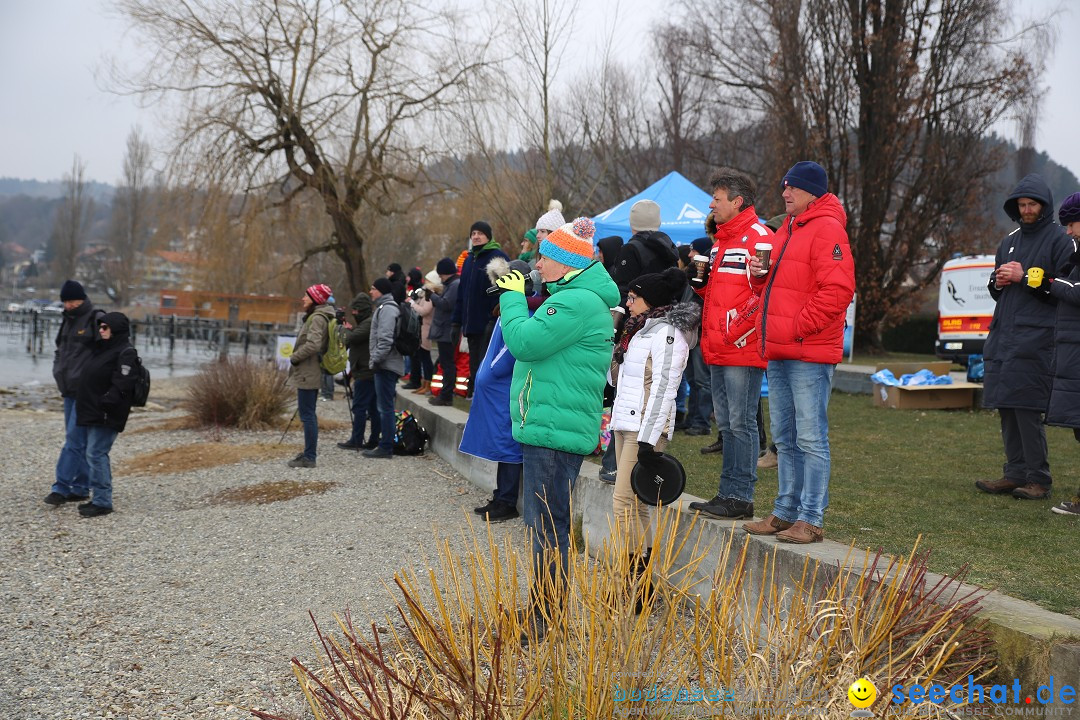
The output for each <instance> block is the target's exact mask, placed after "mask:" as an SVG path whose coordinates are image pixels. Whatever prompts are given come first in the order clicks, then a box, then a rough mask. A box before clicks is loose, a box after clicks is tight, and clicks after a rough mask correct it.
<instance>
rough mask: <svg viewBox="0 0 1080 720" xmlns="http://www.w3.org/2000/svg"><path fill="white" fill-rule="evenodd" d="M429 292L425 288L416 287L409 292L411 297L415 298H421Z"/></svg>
mask: <svg viewBox="0 0 1080 720" xmlns="http://www.w3.org/2000/svg"><path fill="white" fill-rule="evenodd" d="M427 294H428V291H427V290H425V289H424V288H416V289H415V290H413V291H412V292H411V293H409V297H411V298H412V299H413V300H419V299H420V298H422V297H424V296H425V295H427ZM429 297H430V296H429Z"/></svg>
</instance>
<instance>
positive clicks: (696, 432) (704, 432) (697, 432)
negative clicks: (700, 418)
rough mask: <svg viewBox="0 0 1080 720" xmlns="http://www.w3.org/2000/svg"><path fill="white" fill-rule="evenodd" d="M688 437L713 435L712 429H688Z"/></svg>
mask: <svg viewBox="0 0 1080 720" xmlns="http://www.w3.org/2000/svg"><path fill="white" fill-rule="evenodd" d="M686 434H687V435H712V429H711V428H707V427H691V428H687V429H686Z"/></svg>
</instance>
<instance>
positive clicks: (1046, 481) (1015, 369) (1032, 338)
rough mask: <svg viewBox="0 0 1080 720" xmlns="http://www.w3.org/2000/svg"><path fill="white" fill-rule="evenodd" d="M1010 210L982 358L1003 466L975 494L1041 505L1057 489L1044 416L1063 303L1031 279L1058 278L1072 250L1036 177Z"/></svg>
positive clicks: (1020, 187) (1008, 203) (1025, 183)
mask: <svg viewBox="0 0 1080 720" xmlns="http://www.w3.org/2000/svg"><path fill="white" fill-rule="evenodd" d="M1004 209H1005V212H1006V214H1008V216H1009V217H1010V218H1011V219H1012V220H1013V221H1014V222H1017V223H1019V225H1020V227H1019V228H1017V229H1016V230H1014V231H1013V232H1011V233H1010V234H1009V235H1008V236H1007V237H1006V238H1005V239H1004V240H1002V241H1001V245H1000V246H999V247H998V251H997V257H996V261H995V263H994V265H995V269H994V272H993V274H992V275H991V276H990V279H989V281H988V283H987V284H988V287H989V289H990V295H991V296H993V298H994V300H995V301H997V306H996V307H995V308H994V318H993V319H992V320H991V321H990V332H989V334H988V335H987V337H986V346H985V348H984V350H983V353H984V362H985V367H986V376H985V379H984V381H983V407H986V408H993V409H996V410H997V411H998V414H999V415H1000V416H1001V439H1002V440H1003V441H1004V444H1005V465H1004V467H1003V469H1002V476H1001V478H1000V479H998V480H978V481H976V483H975V487H976V488H978V489H979V490H981V491H982V492H985V493H991V494H995V495H1002V494H1009V495H1012V496H1013V497H1015V498H1020V499H1024V500H1042V499H1045V498H1047V497H1049V496H1050V486H1051V484H1052V480H1051V477H1050V462H1049V460H1048V459H1047V450H1046V428H1045V427H1044V426H1043V424H1042V417H1041V416H1042V413H1044V412H1046V407H1047V404H1048V403H1049V401H1050V385H1051V379H1052V374H1051V368H1050V364H1051V360H1052V358H1053V355H1054V317H1055V311H1056V308H1057V299H1056V298H1055V297H1053V296H1041V297H1040V296H1039V295H1036V294H1034V293H1032V292H1030V287H1029V276H1028V272H1029V270H1030V269H1031V268H1041V269H1042V270H1044V271H1045V272H1047V273H1049V274H1051V275H1055V276H1056V275H1058V274H1059V269H1060V268H1062V267H1063V266H1064V265H1065V264H1066V262H1067V261H1068V259H1069V256H1070V255H1071V254H1072V251H1073V244H1072V240H1070V239H1069V237H1068V235H1066V234H1065V230H1064V228H1062V227H1061V226H1060V225H1058V224H1057V223H1056V222H1054V198H1053V195H1051V194H1050V188H1049V186H1047V184H1046V182H1045V181H1044V180H1043V179H1042V178H1041V177H1039V176H1038V175H1035V174H1031V175H1028V176H1027V177H1025V178H1024V179H1023V180H1021V181H1020V182H1019V183H1018V184H1017V186H1016V187H1015V188H1014V189H1013V191H1012V193H1011V194H1010V195H1009V197H1008V199H1007V200H1005V205H1004Z"/></svg>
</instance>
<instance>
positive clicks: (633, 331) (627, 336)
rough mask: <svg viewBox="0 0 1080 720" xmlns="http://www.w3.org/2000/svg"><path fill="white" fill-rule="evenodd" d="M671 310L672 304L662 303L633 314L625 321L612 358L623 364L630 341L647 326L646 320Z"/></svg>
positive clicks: (662, 315) (661, 315)
mask: <svg viewBox="0 0 1080 720" xmlns="http://www.w3.org/2000/svg"><path fill="white" fill-rule="evenodd" d="M669 310H671V305H661V306H659V307H654V308H650V309H648V310H646V311H645V312H643V313H641V314H640V315H631V316H630V317H628V318H627V319H626V322H625V323H623V329H622V338H621V339H620V340H619V343H618V345H616V346H615V352H614V353H613V354H612V359H613V360H614V361H615V363H616V364H618V365H621V364H622V361H623V360H624V359H625V358H626V351H627V349H628V348H629V347H630V341H631V340H633V339H634V336H635V335H637V333H638V330H641V328H643V327H645V321H646V320H649V319H650V318H658V317H664V315H667V313H668V311H669Z"/></svg>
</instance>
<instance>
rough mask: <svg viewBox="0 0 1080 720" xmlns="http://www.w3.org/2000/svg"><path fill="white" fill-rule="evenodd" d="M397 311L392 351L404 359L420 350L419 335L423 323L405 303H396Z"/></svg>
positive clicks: (410, 306) (411, 307)
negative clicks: (395, 351)
mask: <svg viewBox="0 0 1080 720" xmlns="http://www.w3.org/2000/svg"><path fill="white" fill-rule="evenodd" d="M398 311H399V312H398V318H397V328H395V330H394V349H395V350H397V351H398V352H399V353H401V354H402V355H403V356H404V357H409V356H411V355H412V354H413V353H414V352H416V351H417V350H419V349H420V333H421V332H422V331H423V328H424V321H423V320H421V319H420V316H419V315H417V314H416V310H414V309H413V306H412V305H410V304H409V303H407V302H403V303H398Z"/></svg>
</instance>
